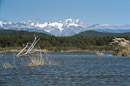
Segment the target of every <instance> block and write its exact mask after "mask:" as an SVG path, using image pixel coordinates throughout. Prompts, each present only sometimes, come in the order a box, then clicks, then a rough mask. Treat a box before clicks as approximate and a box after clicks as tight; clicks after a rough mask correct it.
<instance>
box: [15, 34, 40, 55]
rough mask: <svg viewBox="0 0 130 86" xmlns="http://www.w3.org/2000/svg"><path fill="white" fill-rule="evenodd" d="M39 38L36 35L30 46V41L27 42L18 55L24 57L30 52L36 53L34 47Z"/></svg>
mask: <svg viewBox="0 0 130 86" xmlns="http://www.w3.org/2000/svg"><path fill="white" fill-rule="evenodd" d="M39 40H40V39H39V38H38V37H37V36H35V35H34V41H33V43H31V45H30V46H29V44H30V43H27V44H26V46H25V47H24V48H23V49H22V50H21V51H20V52H19V53H18V54H17V55H16V56H17V57H23V56H29V55H30V54H32V53H34V52H33V49H34V47H35V45H36V44H37V42H38V41H39Z"/></svg>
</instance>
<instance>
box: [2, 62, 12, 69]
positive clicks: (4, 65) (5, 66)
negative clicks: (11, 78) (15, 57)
mask: <svg viewBox="0 0 130 86" xmlns="http://www.w3.org/2000/svg"><path fill="white" fill-rule="evenodd" d="M3 68H4V69H9V68H13V66H11V65H10V64H9V63H3Z"/></svg>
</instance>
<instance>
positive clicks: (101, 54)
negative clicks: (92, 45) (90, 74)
mask: <svg viewBox="0 0 130 86" xmlns="http://www.w3.org/2000/svg"><path fill="white" fill-rule="evenodd" d="M96 54H97V56H105V53H103V52H96Z"/></svg>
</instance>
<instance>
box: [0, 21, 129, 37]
mask: <svg viewBox="0 0 130 86" xmlns="http://www.w3.org/2000/svg"><path fill="white" fill-rule="evenodd" d="M1 29H12V30H24V31H29V32H42V33H47V34H52V35H55V36H73V35H75V34H78V33H80V32H84V31H87V30H94V31H99V32H110V33H123V32H130V25H124V26H121V25H109V24H87V25H85V24H83V22H81V21H80V20H79V19H76V20H73V19H71V18H70V19H66V20H65V21H61V22H45V23H38V22H32V21H24V22H15V23H14V22H3V21H0V30H1Z"/></svg>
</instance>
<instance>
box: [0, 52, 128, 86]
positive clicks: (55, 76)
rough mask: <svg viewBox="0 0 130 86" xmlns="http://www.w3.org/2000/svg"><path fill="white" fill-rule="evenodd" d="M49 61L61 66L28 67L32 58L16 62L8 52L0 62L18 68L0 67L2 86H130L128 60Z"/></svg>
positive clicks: (57, 57) (65, 57) (62, 56)
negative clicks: (27, 64)
mask: <svg viewBox="0 0 130 86" xmlns="http://www.w3.org/2000/svg"><path fill="white" fill-rule="evenodd" d="M49 58H50V59H51V60H54V61H56V62H58V64H59V65H56V66H54V65H53V66H52V65H50V66H49V65H48V66H38V67H27V66H26V63H27V62H28V59H29V58H25V57H23V58H15V59H14V57H13V56H12V53H7V56H6V57H0V61H1V62H3V63H5V62H8V63H10V64H12V65H16V68H15V69H7V70H5V69H3V68H2V66H1V64H0V86H96V85H97V86H130V58H128V57H113V56H112V55H111V53H107V54H106V56H96V55H95V53H49ZM14 60H15V61H14Z"/></svg>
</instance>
